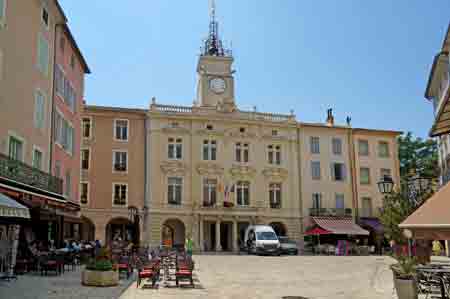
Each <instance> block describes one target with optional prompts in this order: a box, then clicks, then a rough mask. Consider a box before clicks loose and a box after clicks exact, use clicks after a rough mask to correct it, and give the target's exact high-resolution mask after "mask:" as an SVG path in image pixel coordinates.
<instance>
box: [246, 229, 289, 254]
mask: <svg viewBox="0 0 450 299" xmlns="http://www.w3.org/2000/svg"><path fill="white" fill-rule="evenodd" d="M245 247H246V249H247V252H248V254H271V255H280V253H281V251H280V241H279V240H278V237H277V234H276V233H275V231H274V230H273V228H272V227H271V226H268V225H250V226H249V227H248V228H247V230H246V231H245Z"/></svg>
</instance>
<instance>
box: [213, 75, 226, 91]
mask: <svg viewBox="0 0 450 299" xmlns="http://www.w3.org/2000/svg"><path fill="white" fill-rule="evenodd" d="M226 87H227V86H226V83H225V80H224V79H222V78H213V79H211V80H210V81H209V88H210V89H211V90H212V91H213V92H215V93H224V92H225V89H226Z"/></svg>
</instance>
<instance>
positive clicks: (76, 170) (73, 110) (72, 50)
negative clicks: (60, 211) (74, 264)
mask: <svg viewBox="0 0 450 299" xmlns="http://www.w3.org/2000/svg"><path fill="white" fill-rule="evenodd" d="M54 72H55V73H54V85H53V107H52V110H53V112H52V119H53V121H52V127H53V130H52V155H51V162H50V163H51V164H50V165H51V172H52V174H53V175H54V176H56V177H59V178H61V179H62V180H63V194H64V196H65V197H66V199H67V201H68V202H72V203H74V204H76V205H79V198H80V196H79V186H80V143H81V138H82V136H81V135H82V132H81V112H82V109H83V95H84V76H85V74H89V73H90V70H89V67H88V66H87V64H86V61H85V60H84V58H83V56H82V54H81V52H80V50H79V48H78V46H77V44H76V42H75V40H74V38H73V36H72V34H71V32H70V29H69V27H68V26H67V25H66V24H63V25H58V26H57V28H56V37H55V67H54ZM78 222H79V219H76V218H75V219H74V218H71V217H69V216H66V217H65V219H64V238H78V233H79V229H78V225H77V223H78Z"/></svg>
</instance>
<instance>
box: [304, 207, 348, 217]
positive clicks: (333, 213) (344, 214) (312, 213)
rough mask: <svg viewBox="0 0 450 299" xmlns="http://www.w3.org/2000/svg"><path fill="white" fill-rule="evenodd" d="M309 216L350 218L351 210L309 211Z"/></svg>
mask: <svg viewBox="0 0 450 299" xmlns="http://www.w3.org/2000/svg"><path fill="white" fill-rule="evenodd" d="M309 216H338V217H351V216H352V209H350V208H346V209H337V208H319V209H315V208H313V209H309Z"/></svg>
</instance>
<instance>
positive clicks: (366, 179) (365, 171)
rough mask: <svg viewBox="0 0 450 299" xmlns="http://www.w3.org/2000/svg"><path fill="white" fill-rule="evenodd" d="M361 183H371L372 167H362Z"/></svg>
mask: <svg viewBox="0 0 450 299" xmlns="http://www.w3.org/2000/svg"><path fill="white" fill-rule="evenodd" d="M359 172H360V174H359V175H360V183H361V184H362V185H368V184H370V169H369V168H366V167H361V168H360V170H359Z"/></svg>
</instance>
